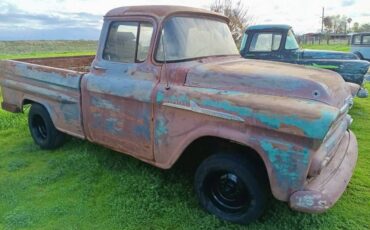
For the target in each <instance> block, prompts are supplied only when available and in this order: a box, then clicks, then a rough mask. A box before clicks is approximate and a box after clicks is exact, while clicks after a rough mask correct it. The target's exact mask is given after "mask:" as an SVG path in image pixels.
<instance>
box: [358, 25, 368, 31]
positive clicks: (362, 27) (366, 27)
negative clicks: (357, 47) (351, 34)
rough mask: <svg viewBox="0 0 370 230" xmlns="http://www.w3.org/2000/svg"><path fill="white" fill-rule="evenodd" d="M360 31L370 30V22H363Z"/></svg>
mask: <svg viewBox="0 0 370 230" xmlns="http://www.w3.org/2000/svg"><path fill="white" fill-rule="evenodd" d="M359 32H370V23H366V24H362V25H361V27H360V31H359Z"/></svg>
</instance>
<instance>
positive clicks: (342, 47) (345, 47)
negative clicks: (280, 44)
mask: <svg viewBox="0 0 370 230" xmlns="http://www.w3.org/2000/svg"><path fill="white" fill-rule="evenodd" d="M301 47H302V48H303V49H313V50H334V51H344V52H349V51H350V48H349V45H347V44H332V45H327V44H321V45H318V44H315V45H301Z"/></svg>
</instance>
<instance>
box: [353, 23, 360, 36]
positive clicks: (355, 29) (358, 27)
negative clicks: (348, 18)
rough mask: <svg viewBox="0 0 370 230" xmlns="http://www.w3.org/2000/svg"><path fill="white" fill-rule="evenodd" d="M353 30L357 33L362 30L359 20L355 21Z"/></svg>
mask: <svg viewBox="0 0 370 230" xmlns="http://www.w3.org/2000/svg"><path fill="white" fill-rule="evenodd" d="M352 31H353V32H355V33H358V32H359V31H360V24H359V23H358V22H355V23H353V27H352Z"/></svg>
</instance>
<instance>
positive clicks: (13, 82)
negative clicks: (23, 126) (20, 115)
mask: <svg viewBox="0 0 370 230" xmlns="http://www.w3.org/2000/svg"><path fill="white" fill-rule="evenodd" d="M93 58H94V57H93V56H81V57H58V58H38V59H22V60H7V61H0V86H1V92H2V95H3V102H2V108H3V109H5V110H8V111H11V112H22V110H23V105H25V104H29V103H32V102H38V103H41V104H43V105H44V106H45V107H46V109H47V110H48V111H49V114H50V116H51V119H52V120H53V122H54V125H55V127H56V128H57V129H58V130H60V131H62V132H65V133H68V134H70V135H74V136H77V137H80V138H84V132H83V128H82V113H81V91H80V82H81V78H82V76H83V75H84V74H85V73H86V71H87V70H88V66H90V63H91V61H92V60H93Z"/></svg>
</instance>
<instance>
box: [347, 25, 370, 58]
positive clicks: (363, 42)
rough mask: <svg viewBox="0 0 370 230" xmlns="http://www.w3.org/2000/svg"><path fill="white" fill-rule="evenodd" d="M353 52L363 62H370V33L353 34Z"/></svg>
mask: <svg viewBox="0 0 370 230" xmlns="http://www.w3.org/2000/svg"><path fill="white" fill-rule="evenodd" d="M351 52H352V53H354V54H356V55H357V56H358V57H359V58H360V59H361V60H366V61H369V62H370V32H363V33H354V34H352V36H351Z"/></svg>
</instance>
